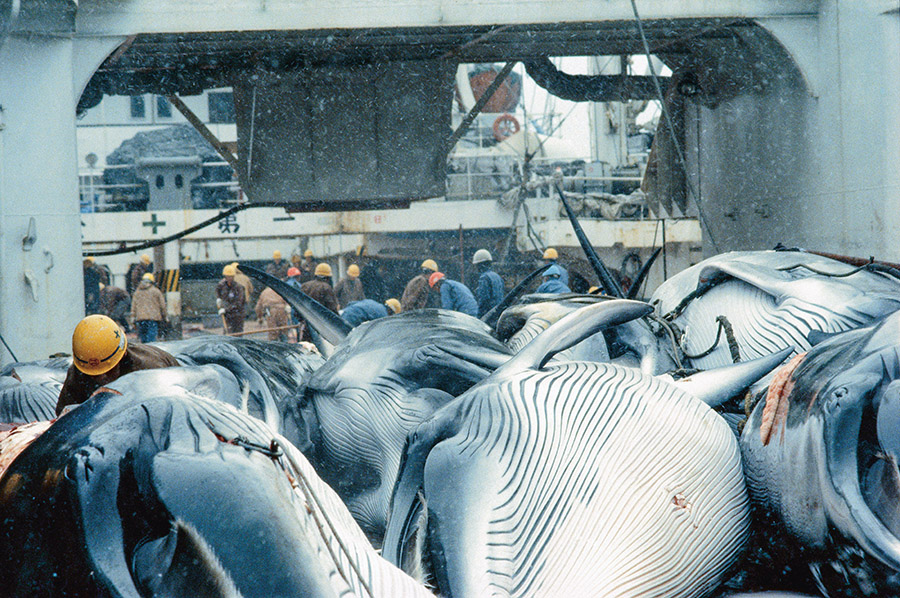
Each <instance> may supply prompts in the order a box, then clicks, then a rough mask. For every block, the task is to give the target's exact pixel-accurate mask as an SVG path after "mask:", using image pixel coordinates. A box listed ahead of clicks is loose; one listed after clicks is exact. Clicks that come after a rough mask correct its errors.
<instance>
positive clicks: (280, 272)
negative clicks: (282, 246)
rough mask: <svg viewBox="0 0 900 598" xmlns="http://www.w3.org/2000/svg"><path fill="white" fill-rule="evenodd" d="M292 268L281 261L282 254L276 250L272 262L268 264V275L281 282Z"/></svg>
mask: <svg viewBox="0 0 900 598" xmlns="http://www.w3.org/2000/svg"><path fill="white" fill-rule="evenodd" d="M290 267H291V265H290V264H289V263H287V262H286V261H285V260H283V259H281V252H280V251H278V250H275V251H273V252H272V261H271V262H269V263H268V264H266V274H268V275H269V276H274V277H275V278H277V279H278V280H281V279H283V278H284V277H285V276H287V271H288V268H290Z"/></svg>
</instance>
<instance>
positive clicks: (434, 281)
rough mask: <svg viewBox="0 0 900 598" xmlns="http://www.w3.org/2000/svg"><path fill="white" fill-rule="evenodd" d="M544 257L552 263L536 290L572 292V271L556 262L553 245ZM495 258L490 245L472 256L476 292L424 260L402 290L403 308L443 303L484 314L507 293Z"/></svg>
mask: <svg viewBox="0 0 900 598" xmlns="http://www.w3.org/2000/svg"><path fill="white" fill-rule="evenodd" d="M542 258H543V260H544V261H545V262H546V263H547V265H548V266H549V267H548V268H547V269H546V270H545V271H544V272H543V279H544V280H543V282H542V284H541V285H540V286H539V287H538V288H537V290H536V292H538V293H570V292H571V290H570V289H569V287H568V280H569V275H568V273H567V272H566V269H565V268H563V267H562V266H561V265H559V264H558V263H557V260H558V258H559V254H558V253H557V251H556V250H555V249H553V248H552V247H551V248H548V249H547V250H546V251H545V252H544V254H543V256H542ZM493 262H494V258H493V256H491V252H490V251H488V250H487V249H479V250H478V251H476V252H475V255H473V256H472V264H473V265H474V266H475V267H476V268H477V270H478V284H477V286H476V287H475V292H474V293H473V292H472V291H471V290H470V289H469V288H468V287H467V286H466V285H464V284H463V283H461V282H459V281H456V280H450V279H449V278H447V276H446V275H445V274H444V273H443V272H440V271H439V270H438V267H437V263H435V261H434V260H431V259H427V260H425V261H424V262H422V265H421V273H420V274H419V275H418V276H416V277H415V278H413V279H412V280H410V281H409V283H408V284H407V285H406V289H405V290H404V291H403V297H402V298H401V299H400V305H401V307H402V309H403V311H408V310H411V309H422V308H424V307H441V308H443V309H450V310H454V311H460V312H463V313H467V314H469V315H472V316H476V317H481V316H483V315H485V314H486V313H487V312H489V311H490V310H492V309H493V308H494V307H496V306H497V305H498V304H499V303H500V302H501V301H502V300H503V296H504V294H505V287H504V284H503V280H502V279H501V278H500V275H499V274H497V273H496V272H495V271H494V269H493ZM432 301H433V304H432Z"/></svg>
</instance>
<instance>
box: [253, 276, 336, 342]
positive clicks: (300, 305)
mask: <svg viewBox="0 0 900 598" xmlns="http://www.w3.org/2000/svg"><path fill="white" fill-rule="evenodd" d="M239 267H240V269H241V271H242V272H244V273H246V274H248V275H249V276H252V277H253V278H255V279H256V280H258V281H259V282H261V283H263V284H264V285H266V286H268V287H271V288H272V290H274V291H275V292H276V293H278V294H279V295H281V296H282V297H283V298H284V300H285V301H287V302H288V303H289V304H290V306H291V308H293V309H295V310H297V312H298V313H299V314H300V315H301V316H303V319H304V320H306V323H307V324H308V325H309V326H310V328H311V329H312V331H313V332H316V333H317V335H318V337H319V338H317V335H312V336H313V341H314V342H315V345H316V348H317V349H319V352H320V353H321V354H322V355H323V356H324V357H325V358H328V357H329V356H330V355H331V354H332V353H333V352H334V347H335V345H338V344H340V343H341V342H342V341H343V340H344V339H345V338H347V335H348V334H350V330H351V327H350V325H349V324H347V322H345V321H344V320H343V318H341V317H340V316H339V315H337V314H336V313H334V312H333V311H331V310H330V309H328V308H327V307H325V306H324V305H322V304H321V303H319V302H318V301H316V300H315V299H313V298H312V297H310V296H309V295H307V294H306V293H304V292H303V291H301V290H300V289H296V288H294V287H292V286H291V285H289V284H287V283H286V282H284V281H282V280H279V279H277V278H275V277H274V276H272V275H270V274H267V273H265V272H263V271H262V270H258V269H256V268H254V267H252V266H244V265H239ZM323 340H324V341H325V342H322V341H323Z"/></svg>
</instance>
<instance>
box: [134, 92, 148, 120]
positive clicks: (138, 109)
mask: <svg viewBox="0 0 900 598" xmlns="http://www.w3.org/2000/svg"><path fill="white" fill-rule="evenodd" d="M146 115H147V108H146V106H144V96H131V118H144V117H145V116H146Z"/></svg>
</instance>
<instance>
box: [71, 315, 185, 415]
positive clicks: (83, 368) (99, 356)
mask: <svg viewBox="0 0 900 598" xmlns="http://www.w3.org/2000/svg"><path fill="white" fill-rule="evenodd" d="M177 365H179V364H178V362H177V361H176V360H175V358H174V357H172V356H171V355H170V354H168V353H166V352H165V351H163V350H162V349H160V348H159V347H154V346H153V345H133V346H132V345H129V344H128V340H127V339H126V338H125V331H124V330H122V329H121V328H120V327H119V325H118V324H116V323H115V322H113V321H112V319H110V318H109V317H107V316H104V315H100V314H94V315H90V316H87V317H86V318H84V319H83V320H81V322H79V323H78V325H77V326H76V327H75V331H74V332H73V333H72V365H71V366H70V367H69V371H68V373H67V374H66V381H65V382H64V383H63V385H62V388H61V389H60V391H59V399H57V402H56V414H57V415H59V414H60V413H62V411H63V409H65V408H66V407H67V406H69V405H78V404H81V403H83V402H85V401H86V400H88V398H89V397H90V396H91V395H92V394H93V393H94V391H95V390H97V389H98V388H100V387H101V386H103V385H105V384H109V383H110V382H112V381H113V380H116V379H118V378H120V377H121V376H124V375H125V374H128V373H130V372H135V371H137V370H152V369H156V368H166V367H175V366H177Z"/></svg>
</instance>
